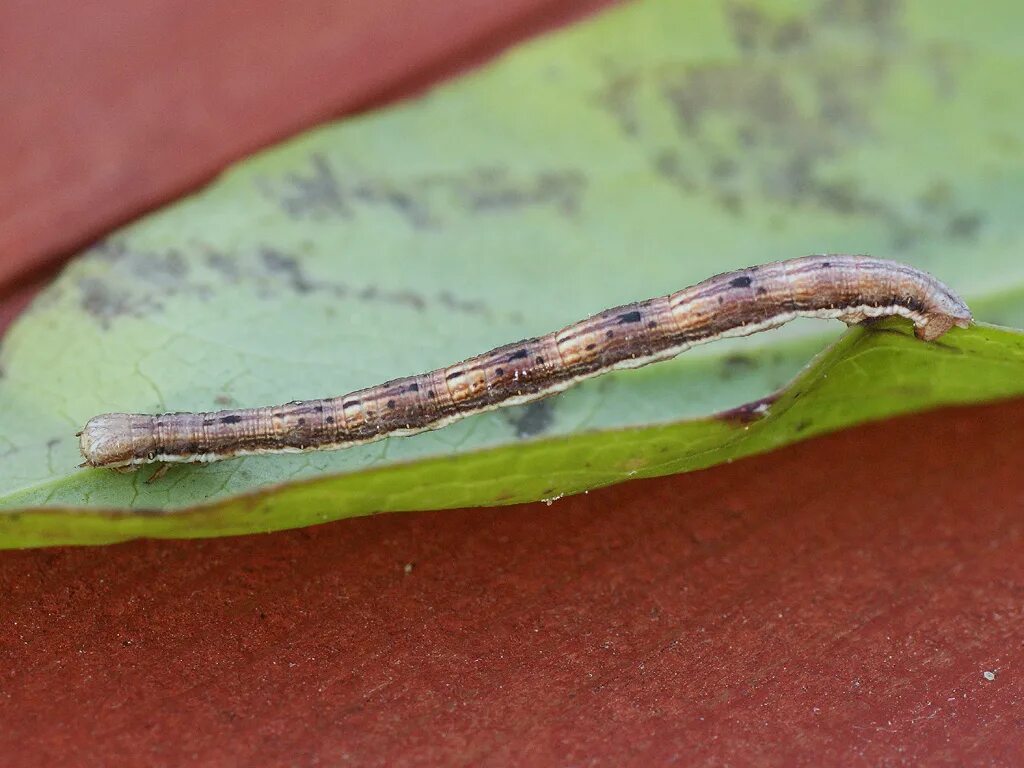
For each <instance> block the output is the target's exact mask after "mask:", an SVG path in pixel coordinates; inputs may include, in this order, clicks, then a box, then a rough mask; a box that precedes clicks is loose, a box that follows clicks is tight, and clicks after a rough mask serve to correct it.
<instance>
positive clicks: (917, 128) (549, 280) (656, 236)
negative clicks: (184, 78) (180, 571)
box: [0, 0, 1024, 547]
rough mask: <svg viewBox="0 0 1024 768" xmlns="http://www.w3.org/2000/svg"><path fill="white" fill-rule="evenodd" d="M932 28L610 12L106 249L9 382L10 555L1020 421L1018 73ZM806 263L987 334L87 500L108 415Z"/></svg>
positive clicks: (21, 327) (257, 160)
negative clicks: (914, 274) (851, 259)
mask: <svg viewBox="0 0 1024 768" xmlns="http://www.w3.org/2000/svg"><path fill="white" fill-rule="evenodd" d="M947 5H948V6H949V9H954V6H953V5H952V2H951V0H945V1H944V2H940V3H939V7H937V8H936V7H935V6H933V5H932V6H928V8H923V7H919V6H918V5H914V4H906V5H901V6H898V7H895V8H894V9H893V10H892V11H891V13H889V14H888V15H884V18H879V19H873V18H872V19H869V18H867V17H864V18H861V17H860V16H857V17H856V18H846V17H842V18H840V16H842V15H841V14H840V15H839V16H837V15H836V14H834V13H831V12H828V11H827V10H826V9H824V8H823V7H818V6H817V5H813V4H812V6H809V7H807V8H803V9H802V10H800V11H799V12H796V11H793V12H782V11H780V10H779V8H778V6H777V5H776V4H772V3H768V2H754V3H751V4H750V6H751V7H752V8H757V9H759V10H758V14H757V18H758V19H759V20H760V21H759V24H758V25H756V29H751V28H750V26H749V24H745V25H741V24H740V21H739V20H738V18H737V16H736V15H735V14H733V13H732V12H731V4H729V3H727V2H724V0H722V1H720V2H719V1H712V0H704V1H703V2H698V3H694V4H686V6H685V7H683V6H681V5H680V4H677V3H673V2H670V1H669V0H649V1H648V2H643V3H636V4H632V5H628V6H624V7H621V8H616V9H613V10H611V11H609V12H606V13H604V14H602V15H601V16H599V17H597V18H595V19H593V20H589V21H586V22H584V23H582V24H579V25H577V26H575V27H572V28H570V29H566V30H562V31H559V32H558V33H555V34H552V35H548V36H546V37H543V38H540V39H538V40H535V41H532V42H529V43H527V44H525V45H522V46H519V47H518V48H517V49H514V50H513V51H511V52H510V53H508V54H507V55H505V56H503V57H502V58H500V59H499V60H497V61H496V62H494V63H492V64H490V65H489V66H487V67H485V68H483V69H481V70H480V71H478V72H476V73H473V74H470V75H468V76H466V77H463V78H461V79H460V80H458V81H457V82H454V83H451V84H448V85H445V86H443V87H440V88H437V89H435V90H434V91H432V92H431V93H429V94H428V95H427V96H425V97H423V98H421V99H418V100H415V101H411V102H407V103H404V104H401V105H398V106H396V107H392V108H389V109H386V110H382V111H379V112H376V113H371V114H368V115H364V116H360V117H357V118H353V119H348V120H344V121H341V122H339V123H337V124H334V125H330V126H326V127H324V128H321V129H318V130H315V131H312V132H310V133H308V134H306V135H303V136H300V137H298V138H296V139H294V140H292V141H289V142H286V143H284V144H282V145H281V146H279V147H277V148H274V149H272V150H269V151H267V152H264V153H261V154H260V155H257V156H255V157H252V158H250V159H248V160H247V161H245V162H243V163H240V164H239V165H237V166H235V167H234V168H232V169H230V170H229V171H227V172H226V173H225V174H224V175H223V176H222V177H221V178H220V179H219V180H217V181H216V182H215V183H213V184H211V185H210V186H209V187H208V188H207V189H205V190H203V191H202V192H200V193H199V194H196V195H194V196H192V197H189V198H187V199H184V200H182V201H181V202H179V203H177V204H175V205H172V206H169V207H168V208H166V209H164V210H162V211H160V212H158V213H155V214H153V215H150V216H147V217H146V218H144V219H142V220H140V221H139V222H137V223H135V224H133V225H132V226H130V227H127V228H125V229H123V230H120V231H118V232H115V233H113V234H111V235H110V236H109V237H107V238H106V239H104V240H103V241H101V242H99V243H97V244H95V245H94V246H92V247H91V248H89V249H87V250H86V251H85V252H83V253H82V254H81V255H80V256H79V257H77V258H76V259H75V260H73V261H72V262H71V263H70V264H69V265H68V267H67V268H66V269H65V271H64V272H63V273H62V274H61V276H60V277H59V278H58V279H57V280H56V281H55V282H54V284H53V285H52V286H50V287H49V288H48V289H47V290H46V291H44V292H43V293H42V294H41V295H40V296H39V297H38V299H37V300H36V301H35V302H34V303H33V305H32V306H31V308H30V309H29V310H28V311H27V312H26V313H25V315H24V316H23V317H22V318H20V320H19V321H18V322H17V323H16V324H15V325H14V326H13V327H12V328H11V330H10V332H9V333H8V335H7V337H6V338H5V343H4V345H3V348H2V350H0V365H2V370H3V372H4V375H3V377H2V378H0V401H2V402H3V403H4V404H5V408H4V410H3V412H2V414H0V450H2V451H3V453H4V461H3V463H2V464H0V544H2V545H3V546H9V547H18V546H39V545H47V544H90V543H104V542H111V541H118V540H124V539H130V538H134V537H140V536H154V537H191V536H197V537H198V536H214V535H224V534H237V533H247V532H255V531H266V530H273V529H278V528H286V527H294V526H300V525H308V524H312V523H317V522H322V521H326V520H331V519H338V518H342V517H349V516H354V515H361V514H369V513H373V512H382V511H398V510H412V509H441V508H446V507H453V506H473V505H483V504H509V503H515V502H522V501H529V500H535V499H542V498H549V499H550V498H555V497H558V496H559V495H561V494H565V493H574V492H579V491H583V490H586V489H589V488H595V487H599V486H602V485H606V484H608V483H613V482H618V481H621V480H626V479H629V478H632V477H643V476H652V475H657V474H665V473H670V472H678V471H685V470H689V469H695V468H698V467H704V466H709V465H711V464H714V463H717V462H721V461H727V460H731V459H734V458H738V457H741V456H745V455H749V454H751V453H756V452H759V451H765V450H770V449H772V448H775V447H777V446H780V445H784V444H786V443H790V442H793V441H795V440H799V439H803V438H806V437H809V436H812V435H815V434H821V433H823V432H826V431H829V430H833V429H837V428H840V427H844V426H848V425H852V424H856V423H859V422H863V421H865V420H869V419H876V418H883V417H885V416H890V415H894V414H897V413H904V412H909V411H915V410H920V409H924V408H930V407H936V406H941V405H945V404H953V403H968V402H979V401H983V400H988V399H995V398H1005V397H1012V396H1017V395H1020V394H1022V392H1024V376H1022V373H1024V353H1022V343H1021V336H1020V335H1019V334H1018V333H1017V332H1015V331H1012V330H1008V329H1003V328H998V327H994V326H991V325H986V322H987V323H998V324H1000V325H1005V326H1022V325H1024V262H1022V260H1021V259H1020V258H1019V254H1020V253H1021V250H1022V246H1024V237H1022V235H1024V228H1022V226H1021V224H1020V222H1019V216H1018V214H1017V211H1018V207H1019V200H1020V199H1021V198H1022V195H1024V155H1022V152H1021V151H1020V147H1022V146H1024V135H1022V132H1024V129H1022V127H1021V126H1024V104H1022V101H1021V99H1020V97H1019V95H1018V93H1017V90H1018V88H1017V83H1019V82H1020V79H1021V78H1020V75H1021V74H1022V60H1021V53H1020V52H1019V50H1018V49H1017V47H1016V46H1013V45H1009V44H1006V43H1005V36H1004V35H1002V34H1001V29H1002V28H1004V27H1001V26H1000V24H997V23H996V21H995V20H985V19H977V20H976V21H975V22H974V23H973V24H972V25H970V26H967V27H964V26H962V25H957V24H955V23H954V22H953V21H952V20H950V21H947V20H946V19H947V18H948V19H955V18H956V14H953V13H950V14H946V15H943V13H942V9H943V8H945V7H946V6H947ZM1020 13H1022V11H1020V10H1017V9H1016V7H1009V8H1007V9H1006V12H1005V14H1004V18H1003V21H1002V22H1001V23H1002V24H1005V16H1006V15H1007V14H1020ZM748 16H749V15H748ZM748 20H749V19H748ZM684 22H685V23H684ZM879 25H883V26H885V30H882V31H885V32H886V34H885V35H879V34H877V33H878V32H879ZM741 27H742V28H741ZM785 29H788V30H793V29H800V30H802V31H801V34H799V35H790V36H785V35H781V36H780V34H776V33H777V32H778V31H779V30H785ZM837 43H842V44H841V45H838V44H837ZM944 46H947V47H948V46H954V47H955V49H956V50H957V51H958V52H959V53H958V55H957V56H950V57H947V59H945V60H944V62H943V72H944V77H945V78H946V79H945V80H943V81H942V83H947V85H948V83H954V84H955V98H954V97H953V95H951V94H952V92H951V91H950V90H949V89H948V88H946V87H943V84H942V83H940V82H937V80H936V77H935V71H936V69H935V55H936V54H935V52H936V51H939V50H946V47H944ZM908 94H910V95H912V96H913V97H912V98H910V97H909V96H908ZM921 126H928V132H927V140H922V135H921ZM964 146H969V147H970V149H971V151H970V152H961V151H957V149H956V148H958V147H964ZM822 251H832V252H852V253H870V254H872V255H874V256H878V257H883V258H889V259H895V260H898V261H900V262H905V263H907V264H910V265H913V266H915V267H919V268H921V269H924V270H927V271H928V272H930V273H931V274H934V275H935V276H936V277H938V278H939V279H941V280H942V281H944V282H945V283H947V284H948V285H949V286H950V287H951V288H953V289H954V290H956V291H957V292H958V293H960V294H961V295H963V296H964V298H965V299H966V300H967V302H968V304H969V305H970V306H971V308H972V310H974V313H975V317H976V318H977V319H978V320H979V321H981V322H980V323H979V324H978V325H976V326H974V327H972V328H970V329H968V330H960V329H954V330H953V331H950V332H949V333H948V334H946V335H944V336H942V337H941V338H940V339H938V340H937V341H936V342H932V343H924V342H921V341H919V340H917V339H914V338H913V336H912V335H911V331H910V328H909V324H908V323H906V322H904V321H900V320H890V321H885V322H882V323H880V324H878V325H877V326H875V327H872V328H854V329H852V330H850V331H848V332H846V333H845V334H842V328H841V326H839V325H838V324H835V325H832V324H827V323H822V322H815V321H806V322H801V321H798V322H797V323H794V324H793V325H790V326H787V327H786V328H784V329H780V330H775V331H771V332H766V333H762V334H758V335H757V336H754V337H750V338H747V339H738V340H730V341H726V342H721V343H716V344H713V345H709V346H707V347H702V348H697V349H693V350H690V351H688V352H686V353H684V354H683V355H681V356H680V357H679V358H677V359H674V360H671V361H667V362H662V363H658V364H657V365H653V366H649V367H647V368H643V369H638V370H635V371H619V372H615V373H612V374H608V375H606V376H602V377H600V378H597V379H593V380H591V381H588V382H585V383H583V384H581V385H579V386H577V387H575V388H573V389H571V390H569V391H568V392H565V393H563V394H561V395H557V396H555V397H552V398H549V399H546V400H543V401H539V402H536V403H531V404H528V405H524V406H519V407H516V408H512V409H505V410H500V411H495V412H491V413H487V414H481V415H478V416H473V417H470V418H468V419H466V420H464V421H461V422H458V423H456V424H452V425H451V426H449V427H446V428H445V429H441V430H438V431H434V432H427V433H423V434H419V435H415V436H412V437H408V438H393V439H388V440H384V441H381V442H378V443H373V444H369V445H363V446H357V447H354V448H351V449H348V450H345V451H340V452H334V453H312V454H297V455H285V456H251V457H245V458H241V459H235V460H231V461H226V462H221V463H219V464H216V465H209V466H202V465H196V466H193V465H182V466H175V467H172V468H171V469H170V471H168V472H167V474H166V476H164V477H162V478H160V479H159V480H157V481H155V482H152V483H147V482H146V479H147V476H148V473H134V474H125V475H117V474H113V473H111V472H109V471H105V470H96V469H80V468H77V464H78V463H79V462H80V461H81V458H80V456H79V455H78V446H77V441H76V439H75V437H74V435H75V433H76V432H77V431H78V430H79V429H81V427H82V425H83V424H84V423H85V421H86V420H87V419H88V418H89V417H91V416H94V415H96V414H98V413H104V412H111V411H129V412H139V413H158V412H168V411H206V410H216V409H226V408H245V407H253V406H260V405H267V404H270V403H276V402H284V401H286V400H290V399H295V400H305V399H313V398H320V397H330V396H334V395H338V394H341V393H343V392H348V391H353V390H356V389H359V388H362V387H367V386H371V385H374V384H379V383H381V382H384V381H387V380H390V379H393V378H397V377H401V376H406V375H410V374H415V373H419V372H422V371H426V370H429V369H432V368H436V367H438V366H441V365H447V364H450V363H453V362H455V361H457V360H460V359H463V358H466V357H468V356H470V355H473V354H477V353H480V352H483V351H485V350H487V349H491V348H493V347H496V346H498V345H500V344H504V343H508V342H512V341H515V340H517V339H522V338H528V337H532V336H537V335H540V334H543V333H546V332H548V331H551V330H553V329H555V328H558V327H561V326H563V325H565V324H567V323H570V322H573V321H575V320H578V319H580V318H583V317H586V316H588V315H591V314H593V313H595V312H599V311H601V310H603V309H606V308H608V307H614V306H618V305H621V304H624V303H628V302H631V301H636V300H639V299H644V298H648V297H652V296H659V295H664V294H667V293H670V292H672V291H676V290H678V289H680V288H683V287H685V286H687V285H692V284H694V283H697V282H699V281H700V280H703V279H705V278H707V277H709V276H710V275H713V274H717V273H721V272H724V271H727V270H731V269H737V268H740V267H745V266H750V265H755V264H762V263H765V262H769V261H776V260H779V259H784V258H790V257H795V256H801V255H805V254H808V253H816V252H822ZM809 363H810V364H809Z"/></svg>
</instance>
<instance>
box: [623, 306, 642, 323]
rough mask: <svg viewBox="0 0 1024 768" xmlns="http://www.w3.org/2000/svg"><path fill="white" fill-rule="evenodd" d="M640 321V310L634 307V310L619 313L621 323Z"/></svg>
mask: <svg viewBox="0 0 1024 768" xmlns="http://www.w3.org/2000/svg"><path fill="white" fill-rule="evenodd" d="M639 322H640V312H639V311H638V310H635V309H634V310H633V311H632V312H623V313H622V314H621V315H619V325H625V324H626V323H639Z"/></svg>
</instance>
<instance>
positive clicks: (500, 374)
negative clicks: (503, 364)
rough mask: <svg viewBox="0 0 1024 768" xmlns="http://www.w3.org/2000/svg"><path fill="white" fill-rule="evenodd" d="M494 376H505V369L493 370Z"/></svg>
mask: <svg viewBox="0 0 1024 768" xmlns="http://www.w3.org/2000/svg"><path fill="white" fill-rule="evenodd" d="M494 375H495V376H504V375H505V369H504V368H495V369H494Z"/></svg>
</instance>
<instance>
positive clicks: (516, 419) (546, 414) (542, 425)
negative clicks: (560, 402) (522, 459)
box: [504, 400, 555, 439]
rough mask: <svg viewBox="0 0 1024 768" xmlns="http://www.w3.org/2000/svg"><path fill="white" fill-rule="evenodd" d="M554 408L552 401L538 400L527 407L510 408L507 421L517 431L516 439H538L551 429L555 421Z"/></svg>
mask: <svg viewBox="0 0 1024 768" xmlns="http://www.w3.org/2000/svg"><path fill="white" fill-rule="evenodd" d="M554 410H555V409H554V406H553V405H552V402H551V401H550V400H537V401H536V402H533V403H528V404H527V405H522V406H518V407H514V408H508V409H506V410H505V411H504V415H505V419H506V420H507V421H508V423H509V424H511V425H512V426H513V427H514V428H515V430H516V437H518V438H520V439H526V438H530V437H536V436H537V435H539V434H542V433H543V432H546V431H547V430H548V429H550V427H551V425H552V423H553V422H554V420H555V413H554Z"/></svg>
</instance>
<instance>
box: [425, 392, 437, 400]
mask: <svg viewBox="0 0 1024 768" xmlns="http://www.w3.org/2000/svg"><path fill="white" fill-rule="evenodd" d="M427 397H429V398H430V399H431V400H433V399H434V398H435V397H437V395H435V394H434V390H432V389H428V390H427Z"/></svg>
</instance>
